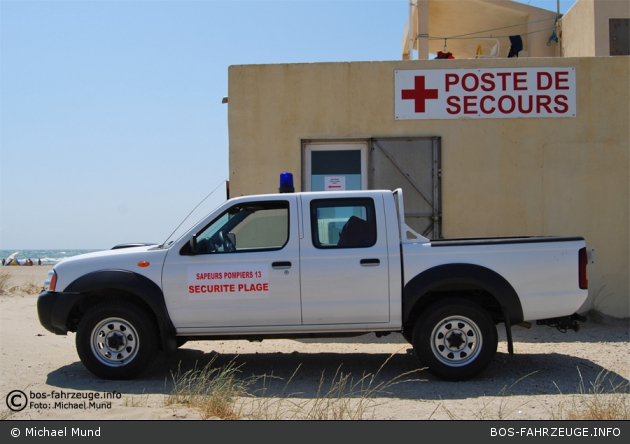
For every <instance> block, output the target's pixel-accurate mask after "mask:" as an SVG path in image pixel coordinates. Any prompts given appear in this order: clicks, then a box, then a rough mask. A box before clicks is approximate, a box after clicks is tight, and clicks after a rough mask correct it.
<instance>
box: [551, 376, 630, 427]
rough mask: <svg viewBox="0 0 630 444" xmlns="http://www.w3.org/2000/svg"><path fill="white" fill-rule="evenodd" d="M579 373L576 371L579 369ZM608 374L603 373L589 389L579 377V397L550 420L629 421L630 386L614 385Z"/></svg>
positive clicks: (564, 406)
mask: <svg viewBox="0 0 630 444" xmlns="http://www.w3.org/2000/svg"><path fill="white" fill-rule="evenodd" d="M578 371H579V369H578ZM610 376H611V375H610V372H609V371H607V370H602V371H601V372H600V373H599V374H598V375H597V377H596V378H595V381H594V382H592V383H591V384H590V387H588V389H587V388H586V386H585V384H584V379H583V378H582V374H581V373H580V385H579V392H580V393H579V394H577V395H574V396H573V397H572V398H571V400H570V401H568V402H566V403H564V404H561V405H560V406H559V407H558V411H557V412H554V413H553V414H552V418H553V419H568V420H587V421H588V420H595V421H602V420H626V421H627V420H629V419H630V398H629V395H630V385H629V383H628V381H623V382H620V383H618V382H615V381H614V378H611V377H610Z"/></svg>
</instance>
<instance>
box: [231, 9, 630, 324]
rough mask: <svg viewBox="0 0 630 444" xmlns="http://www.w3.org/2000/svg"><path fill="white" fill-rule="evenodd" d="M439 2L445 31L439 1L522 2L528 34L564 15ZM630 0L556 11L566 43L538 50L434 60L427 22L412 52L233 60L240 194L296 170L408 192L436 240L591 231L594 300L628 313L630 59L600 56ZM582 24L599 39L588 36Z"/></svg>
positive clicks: (234, 175)
mask: <svg viewBox="0 0 630 444" xmlns="http://www.w3.org/2000/svg"><path fill="white" fill-rule="evenodd" d="M424 3H426V4H427V5H426V6H427V7H428V8H429V9H428V10H429V16H428V19H429V24H428V32H427V33H426V34H429V36H430V35H431V34H432V33H433V32H437V31H433V28H432V26H431V19H432V15H431V14H432V13H434V11H435V10H436V9H434V8H432V4H433V3H438V4H440V3H448V4H449V7H453V4H454V3H464V4H466V5H467V7H468V6H470V5H469V3H479V4H480V5H482V6H483V7H484V8H486V7H490V8H491V7H500V8H502V9H507V10H508V12H507V13H506V16H507V17H508V18H510V17H511V18H510V20H512V21H511V22H509V23H508V24H510V23H511V24H518V23H521V22H518V23H517V22H515V20H516V21H518V20H524V22H522V23H525V24H526V25H523V26H525V27H524V28H522V29H521V31H519V32H522V31H526V32H529V31H528V30H531V29H532V28H531V27H532V26H537V25H538V24H539V23H541V22H539V23H535V24H531V23H530V24H528V23H529V22H531V21H537V20H543V19H545V17H547V18H548V17H550V16H549V11H544V12H540V11H542V10H538V9H537V10H536V11H534V13H535V14H536V15H534V16H531V15H529V16H523V14H525V13H527V9H526V8H525V6H526V5H522V4H513V3H512V2H508V1H489V0H480V1H479V2H457V1H449V2H434V1H428V2H422V1H419V2H418V4H419V10H420V16H422V9H421V8H420V7H421V6H423V4H424ZM629 4H630V3H628V2H625V1H624V2H614V1H611V2H608V1H606V0H578V2H577V3H576V4H575V5H574V7H573V8H571V10H569V11H568V12H567V14H566V15H565V16H564V17H561V18H559V20H558V24H557V27H555V26H556V25H555V23H556V19H557V18H558V17H557V15H556V14H555V13H553V12H552V13H551V16H552V19H553V20H551V22H552V26H551V27H552V28H553V30H557V33H556V35H557V36H558V37H559V39H558V42H557V43H556V42H555V40H554V41H553V42H552V45H550V47H551V49H549V48H550V47H548V46H547V40H548V38H549V36H550V35H551V34H550V31H549V30H547V29H546V30H545V31H541V32H536V33H532V34H529V35H527V36H525V35H523V38H522V42H523V49H522V51H523V52H526V53H527V57H522V56H521V54H519V57H518V58H517V57H512V58H507V57H506V55H507V53H506V51H504V49H506V50H507V48H509V45H510V43H511V40H507V43H506V42H504V41H503V40H499V44H500V48H501V50H500V52H499V53H498V54H496V55H497V56H496V57H477V56H478V55H479V54H477V49H475V48H478V47H479V46H480V45H482V54H481V55H490V54H489V53H488V50H485V49H483V45H484V44H485V42H484V41H481V40H477V41H473V46H472V48H473V51H472V53H470V54H467V57H461V56H460V57H456V58H455V59H454V60H434V59H432V60H426V59H423V54H424V52H427V54H428V53H429V52H432V51H435V50H437V51H439V50H441V49H444V48H443V46H440V45H443V43H444V42H441V43H439V46H438V47H436V48H432V47H431V46H430V45H431V43H430V42H431V41H432V40H431V39H430V38H428V39H426V38H425V39H424V40H426V41H427V42H429V46H428V48H426V47H425V46H426V45H425V46H423V44H422V39H423V37H422V34H424V33H423V32H415V31H414V33H415V35H416V36H417V38H416V39H415V40H414V39H411V40H409V39H407V37H404V38H403V53H404V54H407V55H408V57H407V58H408V59H409V60H401V61H384V62H356V63H315V64H276V65H243V66H231V67H229V89H228V97H229V104H228V124H229V142H230V147H229V149H230V194H231V196H238V195H245V194H258V193H270V192H276V191H277V187H278V183H277V180H278V174H279V173H280V172H282V171H291V172H293V173H294V176H295V179H296V188H297V189H298V190H323V189H327V187H329V188H330V187H332V186H333V185H334V186H335V187H339V186H342V187H344V188H347V189H365V188H371V189H377V188H378V189H382V188H385V189H394V188H399V187H400V188H403V190H404V193H405V203H406V211H408V214H406V215H405V216H406V219H407V223H408V224H409V225H411V226H412V227H413V228H415V229H416V230H418V231H420V232H423V233H425V234H426V235H427V236H428V237H433V238H435V237H444V238H460V237H492V236H515V235H581V236H584V238H585V239H586V243H587V246H588V248H593V249H595V261H596V262H595V263H594V264H592V265H589V292H590V295H589V300H588V301H587V304H589V305H590V304H594V306H595V307H596V308H597V309H598V310H600V311H602V312H603V313H606V314H609V315H613V316H617V317H628V316H629V315H630V307H629V294H630V293H629V291H630V288H629V287H630V286H629V283H630V282H629V279H630V278H629V268H630V261H629V256H630V253H629V251H630V249H629V247H630V236H629V235H630V229H629V227H630V225H629V215H630V206H629V202H630V194H629V192H630V181H629V176H630V168H629V167H630V158H629V154H630V148H629V147H630V132H629V123H630V110H629V108H630V91H629V85H630V58H629V57H627V56H614V57H611V56H609V55H608V54H604V55H606V57H599V55H602V54H601V51H604V52H606V51H608V53H610V52H611V51H612V50H613V49H614V48H617V47H618V46H620V43H618V42H617V41H615V43H613V44H612V45H611V43H610V42H611V41H612V37H611V33H610V32H609V27H610V26H609V25H610V24H611V23H614V24H615V26H617V24H618V23H619V22H618V20H626V21H627V20H628V17H630V10H629V9H630V7H629V6H628V5H629ZM514 5H516V7H515V8H514V9H515V10H516V12H514V14H515V15H516V18H514V17H512V16H510V14H509V13H510V11H509V9H510V8H509V7H511V6H514ZM438 6H439V7H442V6H443V5H438ZM613 6H614V7H613ZM480 7H481V6H480ZM533 9H536V8H533ZM438 10H439V8H438ZM425 13H426V11H425ZM449 14H451V15H452V11H451V10H449ZM545 14H546V16H545ZM589 14H590V15H589ZM411 15H412V17H413V11H412V14H411ZM482 15H486V16H493V17H494V16H495V15H496V14H482ZM585 16H588V17H590V21H589V20H588V19H587V18H585ZM532 17H535V18H536V20H531V18H532ZM538 17H542V18H538ZM415 20H416V21H417V20H418V19H417V18H416V19H415ZM611 20H614V21H611ZM585 23H589V24H591V26H590V28H589V27H588V26H586V25H585ZM604 25H606V26H604ZM422 26H424V25H420V26H419V27H417V28H416V29H420V30H422V29H423V28H422ZM480 26H483V25H480ZM491 26H494V27H500V26H499V24H497V23H493V24H491ZM506 26H507V25H506ZM602 27H605V28H606V29H605V30H602ZM478 29H490V28H485V27H481V28H478ZM577 29H583V30H587V29H591V30H592V32H590V31H589V32H583V33H581V34H580V35H581V37H580V38H582V39H583V40H582V41H581V42H580V43H579V44H576V43H575V41H574V38H573V37H571V36H572V35H575V33H576V30H577ZM450 32H451V34H449V35H459V34H466V33H469V32H470V31H469V30H464V31H463V32H459V30H453V29H452V26H451V31H450ZM456 32H457V34H455V33H456ZM512 32H513V30H510V34H509V35H519V34H518V33H517V32H515V33H514V34H512ZM526 32H522V34H526ZM615 32H617V30H615ZM418 34H420V36H418ZM538 34H541V35H543V36H544V38H538V37H537V38H534V37H533V36H534V35H538ZM502 35H503V34H502ZM606 40H607V41H608V43H607V44H605V41H606ZM622 40H623V39H622ZM405 41H407V42H409V43H411V42H412V41H413V42H414V43H413V45H412V46H415V47H416V48H417V47H418V45H419V46H420V49H416V51H417V54H418V56H417V57H420V60H415V58H416V57H411V56H410V54H409V52H408V51H407V52H406V51H405V48H404V42H405ZM490 42H491V43H492V44H493V45H495V44H496V42H493V41H490ZM469 43H470V42H468V43H463V40H462V43H461V45H462V46H460V47H459V48H458V47H457V46H455V44H453V45H451V43H449V42H448V40H447V48H448V50H449V52H450V51H453V53H454V54H464V51H468V52H471V51H470V47H468V46H465V45H467V44H469ZM622 43H623V41H622V42H621V44H622ZM469 46H470V45H469ZM539 46H540V48H539ZM543 46H544V47H543ZM407 49H408V48H407ZM491 50H492V48H490V51H491ZM546 50H549V51H550V53H547V54H546V55H545V54H544V53H543V52H544V51H546ZM614 50H617V49H614ZM580 51H590V53H581V52H580ZM484 52H485V53H487V54H484ZM536 54H538V55H537V56H534V55H536ZM560 54H563V55H564V57H559V55H560ZM411 55H413V54H411ZM330 189H332V188H330Z"/></svg>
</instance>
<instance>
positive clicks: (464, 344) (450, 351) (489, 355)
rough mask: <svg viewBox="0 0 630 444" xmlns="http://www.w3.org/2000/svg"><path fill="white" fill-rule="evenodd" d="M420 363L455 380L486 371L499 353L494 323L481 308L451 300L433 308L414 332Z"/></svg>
mask: <svg viewBox="0 0 630 444" xmlns="http://www.w3.org/2000/svg"><path fill="white" fill-rule="evenodd" d="M412 341H413V349H414V353H415V355H416V357H417V358H418V360H419V361H420V362H421V363H422V364H423V365H426V366H427V367H428V370H429V372H431V373H432V374H434V375H435V376H437V377H439V378H442V379H447V380H451V381H461V380H465V379H470V378H472V377H473V376H475V375H477V374H479V373H481V372H482V371H484V370H485V369H486V368H487V367H488V365H490V363H491V362H492V359H493V358H494V355H495V353H496V351H497V344H498V336H497V329H496V327H495V325H494V321H493V320H492V318H491V317H490V315H489V314H488V313H487V312H486V311H485V310H484V309H483V308H482V307H480V306H479V305H477V304H475V303H474V302H470V301H468V300H466V299H460V298H451V299H446V300H443V301H440V302H437V303H435V304H433V305H431V306H429V307H428V308H427V309H426V310H425V311H424V312H423V313H422V315H421V316H420V317H419V318H418V320H417V322H416V325H415V327H414V330H413V337H412Z"/></svg>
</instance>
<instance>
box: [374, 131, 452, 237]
mask: <svg viewBox="0 0 630 444" xmlns="http://www.w3.org/2000/svg"><path fill="white" fill-rule="evenodd" d="M441 168H442V167H441V160H440V138H439V137H419V138H396V139H372V140H371V143H370V160H369V170H370V178H369V187H370V189H373V190H380V189H385V190H394V189H396V188H402V190H403V196H404V199H405V221H406V223H407V225H409V226H410V227H411V228H413V229H414V230H415V231H417V232H418V233H420V234H422V235H423V236H424V237H427V238H429V239H439V238H441V237H442V204H441V194H442V193H441V175H442V174H441Z"/></svg>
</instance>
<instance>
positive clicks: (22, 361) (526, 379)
mask: <svg viewBox="0 0 630 444" xmlns="http://www.w3.org/2000/svg"><path fill="white" fill-rule="evenodd" d="M49 269H50V267H49V266H41V267H38V266H34V267H19V268H18V267H2V268H0V270H1V271H3V272H4V271H9V272H10V273H11V276H10V281H9V283H8V286H7V287H6V288H7V290H5V291H4V292H0V345H1V347H0V349H1V358H0V359H1V362H0V366H1V370H2V372H1V373H0V396H2V398H3V399H4V398H6V397H7V395H8V394H9V393H10V392H12V391H14V390H21V391H23V392H24V393H25V394H26V395H27V396H28V397H29V398H30V399H29V405H28V406H27V407H26V408H25V409H24V410H22V411H19V412H11V411H10V410H8V409H7V407H6V403H4V402H3V405H2V407H1V408H0V415H1V417H2V418H5V419H130V420H138V419H152V420H158V419H175V420H178V419H199V418H200V414H199V412H198V411H196V410H194V409H192V408H187V407H186V406H184V405H176V406H166V405H165V399H166V397H167V396H168V395H169V394H170V393H171V391H172V386H173V377H172V375H173V373H174V372H177V370H178V368H179V369H181V371H187V370H191V369H194V368H202V367H203V366H204V365H206V364H207V363H209V362H210V361H211V360H213V359H214V362H213V365H215V366H221V365H223V364H228V363H229V362H230V361H232V360H234V362H235V363H236V365H239V366H240V368H239V370H240V373H239V377H240V378H243V379H246V378H248V377H250V376H252V375H256V376H262V375H268V376H271V375H272V376H273V378H267V379H266V380H265V382H262V380H261V381H259V382H258V383H256V384H254V385H252V386H251V387H250V390H251V391H252V392H253V393H254V394H257V395H259V396H254V397H250V398H244V399H243V400H242V402H243V403H244V405H245V407H244V409H243V412H247V411H249V412H251V411H254V412H257V413H259V414H260V413H261V412H262V411H264V412H266V413H267V415H268V416H271V417H272V418H273V417H275V416H276V414H282V415H284V417H296V418H299V417H303V415H304V414H305V412H306V411H307V410H304V409H302V410H299V409H298V408H297V407H295V405H301V403H305V402H309V401H310V402H311V405H312V403H313V402H314V400H315V399H317V397H318V395H317V393H318V390H320V399H321V393H326V392H327V390H328V389H329V387H330V385H331V383H333V378H334V375H335V373H336V372H337V371H339V372H340V373H337V375H338V377H337V378H336V379H335V381H339V380H340V378H339V376H340V375H343V377H347V378H348V379H347V381H348V382H350V381H352V382H353V383H355V384H356V383H358V382H359V381H360V380H361V378H362V376H363V375H370V374H371V375H374V374H376V373H378V374H377V375H376V377H375V378H374V379H373V381H372V384H371V385H370V386H369V388H370V389H372V390H373V393H375V394H376V396H375V397H374V398H372V399H370V400H368V401H366V402H364V406H365V407H366V409H365V411H364V413H363V415H362V417H363V418H364V419H406V420H408V419H414V420H426V419H449V418H451V419H452V418H459V419H502V418H503V419H553V418H557V417H558V416H559V415H560V414H561V412H562V411H567V409H570V408H571V407H572V406H577V407H578V408H579V407H580V406H581V405H584V404H585V403H586V402H588V398H587V397H585V396H584V395H582V393H583V391H584V389H585V390H586V391H588V390H589V388H591V387H592V385H593V384H596V383H597V379H598V377H599V379H600V380H604V385H605V386H610V384H613V385H619V384H621V385H624V384H625V385H627V384H628V383H629V379H630V365H629V364H630V346H629V341H628V340H629V324H628V319H616V318H611V317H604V318H603V319H601V320H600V321H599V322H592V321H591V322H587V323H586V324H583V326H582V329H581V331H580V332H579V333H575V332H573V331H569V332H567V333H564V334H563V333H560V332H558V331H557V330H556V329H553V328H550V327H543V326H533V327H532V328H531V329H529V330H528V329H525V328H521V327H515V328H514V329H513V335H514V340H515V346H514V348H515V355H513V356H510V355H509V354H508V353H507V345H506V342H505V333H504V331H503V330H502V329H501V328H500V329H499V338H500V342H499V348H498V352H497V355H496V357H495V359H494V362H493V363H492V364H491V366H490V367H489V368H488V370H487V371H486V372H484V373H483V374H482V375H480V376H478V377H477V378H475V379H473V380H471V381H466V382H458V383H453V382H445V381H440V380H438V379H436V378H435V377H433V376H431V375H430V374H428V373H427V372H426V371H422V370H419V371H416V372H414V370H418V367H419V365H418V363H417V361H416V360H415V358H414V357H413V355H412V354H411V346H410V345H409V344H408V343H407V342H406V341H405V340H404V339H403V338H402V337H401V336H400V335H398V334H392V335H389V336H386V337H383V338H376V337H375V336H374V335H373V334H370V335H365V336H361V337H358V338H351V339H344V340H339V339H330V340H300V341H297V340H269V341H263V342H261V343H250V342H247V341H218V342H213V341H207V342H189V343H187V344H185V345H184V346H183V347H182V348H181V349H180V350H179V351H178V353H177V354H176V355H175V356H173V357H170V358H166V357H164V356H158V358H157V359H156V361H155V362H154V363H153V364H152V366H151V368H150V369H149V370H148V371H147V372H146V373H145V374H144V375H143V376H142V377H141V378H139V379H137V380H134V381H105V380H102V379H98V378H97V377H95V376H93V375H92V374H91V373H89V372H88V371H87V370H86V369H85V368H84V367H83V365H82V364H81V362H80V361H79V359H78V356H77V354H76V350H75V345H74V340H75V336H74V334H73V333H70V334H68V336H56V335H54V334H52V333H50V332H48V331H46V330H45V329H44V328H43V327H42V326H41V325H40V323H39V320H38V318H37V309H36V301H37V295H38V293H39V289H40V288H41V286H42V285H43V282H44V279H45V277H46V273H47V272H48V270H49ZM500 327H501V326H500ZM384 364H385V365H384ZM379 369H380V370H379ZM407 372H414V373H411V374H409V375H408V376H405V377H400V375H403V374H405V373H407ZM322 375H323V377H324V383H323V385H322V384H320V382H321V378H322ZM365 381H366V383H367V381H368V380H367V379H366V380H365ZM392 381H398V382H399V383H398V384H395V385H390V384H388V383H390V382H392ZM581 386H583V387H584V388H581ZM364 387H366V388H367V386H366V385H364ZM375 389H376V390H375ZM105 392H107V393H111V392H115V393H114V395H113V398H111V399H106V400H99V401H98V402H97V404H98V405H101V404H102V403H103V402H104V403H105V404H104V405H102V408H96V406H90V405H89V400H88V403H87V404H86V405H87V408H85V409H72V408H60V407H56V408H55V402H60V401H62V402H64V403H68V402H74V403H79V402H82V401H83V400H76V399H59V396H62V395H60V394H61V393H63V394H64V395H63V396H66V398H67V397H68V396H73V395H69V394H71V393H72V394H74V393H78V394H81V395H82V396H93V394H94V393H99V394H102V393H105ZM263 392H264V393H265V395H266V396H268V397H269V398H261V396H260V395H261V394H262V393H263ZM359 393H360V386H356V387H355V388H354V389H353V390H349V391H347V392H346V395H347V396H346V397H345V398H346V399H349V400H350V401H351V402H354V403H355V404H354V405H355V406H356V405H357V403H358V402H360V401H361V398H360V396H359ZM42 394H45V395H47V396H48V399H46V400H42V399H41V396H42ZM91 394H92V395H91ZM55 396H57V397H56V398H53V397H55ZM626 396H627V395H626ZM37 397H40V399H37ZM280 399H284V401H283V402H282V403H280V404H279V403H278V400H280ZM287 399H288V400H287ZM110 402H111V405H109V404H108V403H110ZM626 402H627V398H626ZM262 405H264V406H265V407H264V408H262V407H261V406H262ZM292 406H293V407H292ZM354 411H355V412H356V411H358V407H355V408H354ZM301 415H302V416H301Z"/></svg>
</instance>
